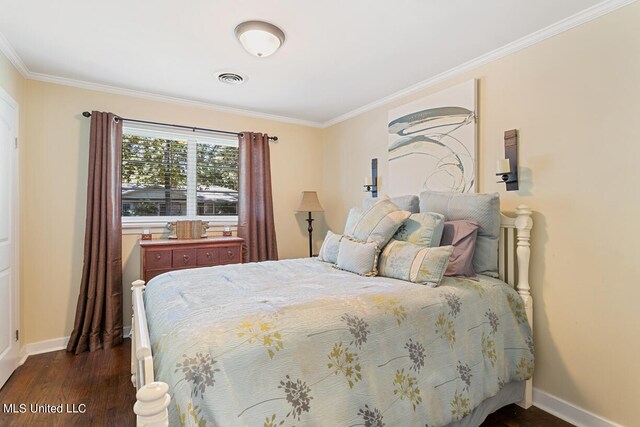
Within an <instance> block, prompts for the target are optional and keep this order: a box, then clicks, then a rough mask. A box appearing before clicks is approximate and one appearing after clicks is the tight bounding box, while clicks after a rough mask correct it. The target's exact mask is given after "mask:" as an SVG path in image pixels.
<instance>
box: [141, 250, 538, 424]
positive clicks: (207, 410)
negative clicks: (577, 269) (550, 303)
mask: <svg viewBox="0 0 640 427" xmlns="http://www.w3.org/2000/svg"><path fill="white" fill-rule="evenodd" d="M145 304H146V308H147V317H148V322H149V331H150V336H151V341H152V346H153V352H154V361H155V370H156V380H158V381H164V382H166V383H168V384H169V387H170V393H171V406H170V408H169V409H170V411H169V413H170V422H171V425H175V426H178V425H188V426H225V427H226V426H264V427H274V426H292V425H297V426H345V427H347V426H349V427H355V426H384V425H386V426H405V425H407V426H408V425H416V426H417V425H419V426H425V425H426V426H430V427H433V426H442V425H446V424H448V423H450V422H452V421H456V420H460V419H461V418H463V417H465V416H466V415H468V414H469V413H470V412H471V411H472V410H473V408H475V407H476V406H477V405H479V404H480V403H481V402H482V401H483V400H484V399H486V398H488V397H491V396H493V395H495V394H496V393H498V391H499V390H500V388H501V387H502V386H503V385H504V384H506V383H508V382H511V381H515V380H525V379H528V378H530V377H531V375H532V373H533V341H532V338H531V330H530V328H529V324H528V322H527V319H526V314H525V311H524V306H523V304H522V300H521V299H520V297H519V296H518V294H517V293H516V292H515V291H514V290H513V289H512V288H511V287H509V286H508V285H506V284H505V283H504V282H501V281H499V280H497V279H492V278H489V277H484V276H480V280H479V281H473V280H467V279H457V278H445V279H444V280H443V282H442V283H441V285H440V286H439V287H437V288H431V287H427V286H422V285H419V284H415V283H410V282H404V281H400V280H395V279H388V278H384V277H361V276H357V275H354V274H352V273H348V272H344V271H339V270H337V269H334V268H332V267H331V265H329V264H327V263H324V262H320V261H318V260H317V259H312V258H310V259H297V260H285V261H276V262H263V263H252V264H242V265H229V266H219V267H210V268H202V269H193V270H183V271H176V272H171V273H167V274H164V275H161V276H158V277H157V278H155V279H153V280H152V281H150V282H149V284H148V286H147V288H146V291H145Z"/></svg>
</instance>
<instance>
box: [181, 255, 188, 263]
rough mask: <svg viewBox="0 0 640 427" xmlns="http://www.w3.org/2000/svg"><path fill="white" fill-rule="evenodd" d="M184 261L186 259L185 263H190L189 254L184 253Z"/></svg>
mask: <svg viewBox="0 0 640 427" xmlns="http://www.w3.org/2000/svg"><path fill="white" fill-rule="evenodd" d="M182 261H184V263H185V264H186V263H188V262H189V255H182Z"/></svg>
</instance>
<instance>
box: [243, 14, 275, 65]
mask: <svg viewBox="0 0 640 427" xmlns="http://www.w3.org/2000/svg"><path fill="white" fill-rule="evenodd" d="M235 33H236V37H237V38H238V40H239V41H240V44H241V45H242V47H244V49H245V50H246V51H247V52H249V53H250V54H252V55H255V56H257V57H258V58H264V57H267V56H269V55H272V54H273V53H274V52H275V51H276V50H278V49H279V48H280V46H282V44H283V43H284V33H283V32H282V30H281V29H280V28H278V27H276V26H275V25H273V24H270V23H268V22H264V21H246V22H243V23H242V24H240V25H238V26H237V27H236V30H235Z"/></svg>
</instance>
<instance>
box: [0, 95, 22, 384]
mask: <svg viewBox="0 0 640 427" xmlns="http://www.w3.org/2000/svg"><path fill="white" fill-rule="evenodd" d="M17 122H18V104H17V103H16V102H15V101H14V100H13V99H12V98H11V97H10V96H9V95H8V94H7V93H6V92H5V91H4V90H2V89H0V386H2V385H3V384H4V383H5V382H6V381H7V379H8V378H9V376H10V375H11V373H12V372H13V371H14V370H15V369H16V367H17V366H18V362H19V353H20V352H19V347H20V346H19V341H18V339H17V338H18V337H17V335H16V334H17V332H16V331H17V330H18V306H19V305H18V277H17V274H18V257H17V254H18V252H17V244H18V243H17V237H18V232H17V229H18V227H17V225H18V224H17V215H16V213H17V206H18V198H17V193H18V179H17V177H18V174H17V169H18V161H17V160H18V149H17V140H16V137H17V133H18V132H17Z"/></svg>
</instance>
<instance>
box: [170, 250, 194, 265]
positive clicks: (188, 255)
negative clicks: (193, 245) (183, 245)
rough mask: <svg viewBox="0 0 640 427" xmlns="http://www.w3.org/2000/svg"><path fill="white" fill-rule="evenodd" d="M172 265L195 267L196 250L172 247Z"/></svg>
mask: <svg viewBox="0 0 640 427" xmlns="http://www.w3.org/2000/svg"><path fill="white" fill-rule="evenodd" d="M172 266H173V268H183V267H195V266H196V250H195V249H174V250H173V262H172Z"/></svg>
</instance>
